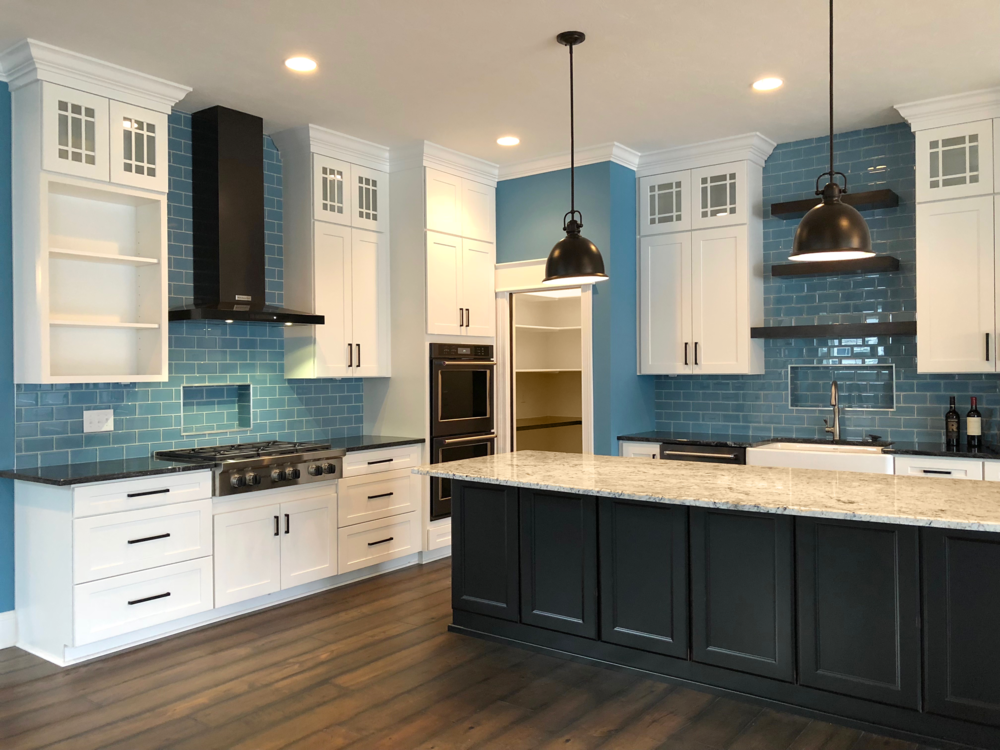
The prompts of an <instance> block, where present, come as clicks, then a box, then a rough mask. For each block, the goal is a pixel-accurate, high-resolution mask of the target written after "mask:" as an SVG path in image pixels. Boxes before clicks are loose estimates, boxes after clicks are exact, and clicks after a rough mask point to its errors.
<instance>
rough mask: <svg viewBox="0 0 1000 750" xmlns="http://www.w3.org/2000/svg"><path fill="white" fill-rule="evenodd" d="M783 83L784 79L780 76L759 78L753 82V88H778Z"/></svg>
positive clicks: (766, 89) (763, 89)
mask: <svg viewBox="0 0 1000 750" xmlns="http://www.w3.org/2000/svg"><path fill="white" fill-rule="evenodd" d="M783 83H784V81H782V80H781V79H780V78H761V79H760V80H759V81H754V82H753V88H754V91H771V90H772V89H776V88H778V87H779V86H781V84H783Z"/></svg>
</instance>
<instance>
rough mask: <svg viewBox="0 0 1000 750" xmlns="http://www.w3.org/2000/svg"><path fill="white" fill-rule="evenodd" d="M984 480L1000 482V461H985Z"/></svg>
mask: <svg viewBox="0 0 1000 750" xmlns="http://www.w3.org/2000/svg"><path fill="white" fill-rule="evenodd" d="M983 479H985V480H986V481H987V482H1000V461H983Z"/></svg>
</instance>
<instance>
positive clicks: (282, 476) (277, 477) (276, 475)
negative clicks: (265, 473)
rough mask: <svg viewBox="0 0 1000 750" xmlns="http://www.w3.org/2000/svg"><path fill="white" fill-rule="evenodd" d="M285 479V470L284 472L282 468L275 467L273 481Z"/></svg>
mask: <svg viewBox="0 0 1000 750" xmlns="http://www.w3.org/2000/svg"><path fill="white" fill-rule="evenodd" d="M284 479H285V472H283V471H282V470H281V469H275V470H274V471H272V472H271V481H272V482H282V481H284Z"/></svg>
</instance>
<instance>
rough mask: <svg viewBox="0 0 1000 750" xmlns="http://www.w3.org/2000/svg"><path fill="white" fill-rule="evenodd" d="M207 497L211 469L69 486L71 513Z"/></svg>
mask: <svg viewBox="0 0 1000 750" xmlns="http://www.w3.org/2000/svg"><path fill="white" fill-rule="evenodd" d="M211 497H212V472H211V471H182V472H179V473H177V474H160V475H157V476H155V477H145V478H143V479H123V480H121V481H119V482H100V483H98V484H85V485H83V486H81V487H77V488H76V489H74V490H73V517H74V518H82V517H84V516H96V515H99V514H101V513H118V512H120V511H124V510H139V509H140V508H154V507H156V506H159V505H172V504H173V503H184V502H188V501H190V500H204V499H206V498H211Z"/></svg>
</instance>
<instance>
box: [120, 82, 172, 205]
mask: <svg viewBox="0 0 1000 750" xmlns="http://www.w3.org/2000/svg"><path fill="white" fill-rule="evenodd" d="M109 111H110V113H111V126H110V129H111V181H112V182H117V183H119V184H121V185H131V186H132V187H137V188H146V189H147V190H156V191H158V192H161V193H165V192H167V186H168V182H167V160H168V157H167V127H168V125H167V115H166V114H165V113H163V112H154V111H153V110H151V109H144V108H142V107H134V106H132V105H131V104H124V103H122V102H116V101H112V102H110V105H109Z"/></svg>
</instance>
